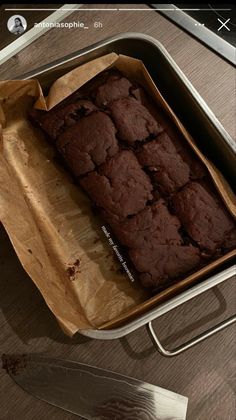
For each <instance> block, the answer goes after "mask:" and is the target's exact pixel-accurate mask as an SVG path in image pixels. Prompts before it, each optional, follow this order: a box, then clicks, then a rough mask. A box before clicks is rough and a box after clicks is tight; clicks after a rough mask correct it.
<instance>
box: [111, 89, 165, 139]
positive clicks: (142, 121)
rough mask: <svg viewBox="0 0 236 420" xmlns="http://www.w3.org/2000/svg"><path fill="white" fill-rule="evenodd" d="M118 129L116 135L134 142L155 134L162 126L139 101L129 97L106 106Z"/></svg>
mask: <svg viewBox="0 0 236 420" xmlns="http://www.w3.org/2000/svg"><path fill="white" fill-rule="evenodd" d="M108 108H109V110H110V112H111V116H112V119H113V121H114V123H115V125H116V127H117V130H118V133H117V135H118V137H119V138H120V139H121V140H123V141H124V142H127V143H128V144H131V145H132V144H134V143H135V142H140V141H144V140H146V139H148V138H149V137H150V136H155V135H156V134H158V133H160V132H161V131H162V127H161V126H160V125H159V124H158V123H157V121H156V120H155V119H154V118H153V117H152V115H151V114H150V112H149V111H148V110H147V108H145V107H144V106H143V105H142V104H141V103H140V102H139V101H137V100H136V99H134V98H132V97H129V98H123V99H118V100H117V101H114V102H112V104H111V105H110V106H109V107H108Z"/></svg>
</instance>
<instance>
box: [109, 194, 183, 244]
mask: <svg viewBox="0 0 236 420" xmlns="http://www.w3.org/2000/svg"><path fill="white" fill-rule="evenodd" d="M104 217H105V219H106V220H107V221H108V223H109V224H110V226H111V227H112V230H113V232H114V233H115V235H116V237H117V238H118V239H119V241H120V243H121V244H122V245H125V246H127V247H129V248H142V247H143V248H146V247H153V248H154V247H156V246H157V245H160V244H166V245H167V244H170V245H171V244H172V245H178V244H181V243H182V238H181V236H180V234H179V228H180V222H179V220H178V219H177V217H176V216H173V215H171V214H170V212H169V210H168V208H167V206H166V204H165V201H164V200H163V199H160V200H159V201H158V202H157V203H155V204H153V205H151V206H147V207H145V209H144V210H142V211H140V212H139V213H138V214H136V215H134V216H133V217H132V218H129V219H126V220H124V221H122V222H118V221H117V220H115V219H114V218H111V217H110V216H109V215H108V214H105V215H104Z"/></svg>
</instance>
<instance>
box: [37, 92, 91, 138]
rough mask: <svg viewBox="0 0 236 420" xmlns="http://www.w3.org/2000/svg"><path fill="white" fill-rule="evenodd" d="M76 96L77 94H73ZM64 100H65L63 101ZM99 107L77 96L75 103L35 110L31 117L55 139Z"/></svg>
mask: <svg viewBox="0 0 236 420" xmlns="http://www.w3.org/2000/svg"><path fill="white" fill-rule="evenodd" d="M73 96H74V97H75V95H73ZM63 102H64V101H63ZM96 109H97V107H96V106H95V105H94V104H93V103H92V102H91V101H88V100H86V99H81V98H77V99H76V101H75V102H74V103H67V104H65V103H62V104H60V106H59V107H55V108H52V110H50V111H47V112H45V111H38V110H33V111H32V112H31V118H32V119H34V120H35V121H36V123H37V124H38V125H39V126H40V127H41V128H42V129H43V130H44V131H45V132H46V133H47V134H48V135H49V137H50V138H51V139H52V140H55V139H56V138H57V137H58V136H59V135H60V134H62V133H63V132H64V131H65V130H66V129H67V128H68V127H71V126H72V125H74V124H76V123H77V121H78V120H79V119H80V118H82V117H83V116H86V115H89V114H90V113H91V112H92V111H95V110H96Z"/></svg>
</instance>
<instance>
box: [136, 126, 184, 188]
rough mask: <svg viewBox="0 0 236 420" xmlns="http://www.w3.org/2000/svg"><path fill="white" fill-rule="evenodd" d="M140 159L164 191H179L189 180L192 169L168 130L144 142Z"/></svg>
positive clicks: (139, 154)
mask: <svg viewBox="0 0 236 420" xmlns="http://www.w3.org/2000/svg"><path fill="white" fill-rule="evenodd" d="M137 158H138V161H139V162H140V164H141V165H142V166H144V167H145V168H147V169H148V170H149V171H150V172H151V173H152V174H153V178H154V180H155V181H156V182H157V184H158V185H159V186H160V188H161V190H162V191H163V192H164V193H167V194H168V193H169V194H170V193H173V192H175V191H178V189H179V188H181V187H182V186H183V185H185V184H186V183H187V182H188V181H189V179H190V178H189V177H190V169H189V167H188V165H187V164H186V163H185V162H184V161H183V159H182V158H181V156H180V155H179V154H178V153H177V150H176V149H175V146H174V144H173V143H172V141H171V139H170V138H169V136H168V134H167V133H166V132H162V133H161V134H160V135H159V136H158V137H157V138H156V139H155V140H152V141H150V142H148V143H146V144H144V145H143V146H142V148H141V150H140V151H139V152H138V154H137Z"/></svg>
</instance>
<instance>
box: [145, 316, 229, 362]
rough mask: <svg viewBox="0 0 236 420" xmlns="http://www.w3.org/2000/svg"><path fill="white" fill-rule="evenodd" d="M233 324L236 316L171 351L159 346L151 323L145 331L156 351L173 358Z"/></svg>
mask: <svg viewBox="0 0 236 420" xmlns="http://www.w3.org/2000/svg"><path fill="white" fill-rule="evenodd" d="M234 322H236V315H233V316H231V317H230V318H228V319H226V320H225V321H222V322H220V323H219V324H217V325H215V326H214V327H212V328H209V329H208V330H207V331H204V332H203V333H201V334H199V335H197V336H196V337H193V338H191V340H189V341H187V342H186V343H183V344H181V345H180V346H178V347H176V348H175V349H173V350H168V349H166V348H164V347H163V345H162V344H161V342H160V340H159V339H158V338H157V335H156V333H155V331H154V329H153V326H152V322H149V323H148V324H147V330H148V333H149V334H150V336H151V339H152V341H153V343H154V345H155V347H156V348H157V350H158V351H159V352H160V353H161V354H162V355H163V356H166V357H173V356H177V355H178V354H181V353H183V352H184V351H186V350H188V349H190V348H191V347H193V346H195V345H196V344H198V343H201V341H203V340H206V338H208V337H211V336H212V335H214V334H216V333H217V332H219V331H221V330H223V329H224V328H227V327H229V326H230V325H231V324H233V323H234Z"/></svg>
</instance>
